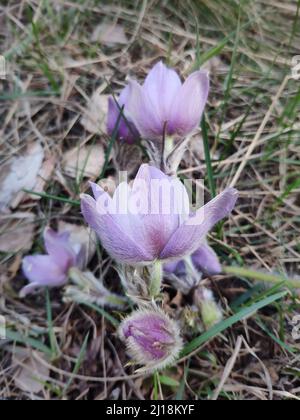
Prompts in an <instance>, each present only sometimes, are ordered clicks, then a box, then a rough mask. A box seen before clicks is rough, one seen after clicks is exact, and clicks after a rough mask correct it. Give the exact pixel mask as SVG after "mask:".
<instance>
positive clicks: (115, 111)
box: [107, 86, 139, 144]
mask: <svg viewBox="0 0 300 420" xmlns="http://www.w3.org/2000/svg"><path fill="white" fill-rule="evenodd" d="M130 92H131V89H130V87H129V86H126V87H125V88H124V89H123V90H122V92H121V94H120V97H119V99H118V104H117V103H116V101H115V99H114V98H112V97H110V98H109V99H108V116H107V132H108V134H109V135H110V136H111V135H112V134H113V132H114V130H115V128H116V125H117V123H118V120H119V115H120V112H121V110H120V108H122V107H123V115H125V118H126V120H125V118H124V117H123V116H122V117H121V119H120V121H119V127H118V134H117V136H118V139H119V140H120V141H124V142H126V143H128V144H133V143H134V142H135V141H137V140H138V138H139V133H138V132H137V129H136V128H135V125H134V124H133V122H132V121H131V118H130V115H129V114H128V112H127V102H128V100H129V95H130ZM118 105H119V106H118ZM119 107H120V108H119Z"/></svg>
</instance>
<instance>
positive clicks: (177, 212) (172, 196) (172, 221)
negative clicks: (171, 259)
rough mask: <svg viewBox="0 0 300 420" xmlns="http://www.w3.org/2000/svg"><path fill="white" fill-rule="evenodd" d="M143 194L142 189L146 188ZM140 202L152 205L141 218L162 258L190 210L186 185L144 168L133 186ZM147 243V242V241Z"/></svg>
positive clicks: (147, 236)
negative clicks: (165, 248)
mask: <svg viewBox="0 0 300 420" xmlns="http://www.w3.org/2000/svg"><path fill="white" fill-rule="evenodd" d="M143 186H144V189H145V190H144V191H143V192H142V191H141V190H142V189H143ZM133 194H135V195H136V199H140V201H141V202H144V203H145V206H146V203H147V204H148V208H146V209H145V210H146V211H145V212H144V213H143V214H142V215H141V218H142V223H143V230H144V237H145V238H147V241H148V242H149V243H150V244H151V245H152V246H151V248H152V249H153V250H155V254H156V256H157V257H158V256H159V254H160V252H161V251H162V250H163V248H164V247H165V245H166V243H168V241H169V240H170V238H171V237H172V235H173V234H174V232H175V231H176V230H177V229H178V227H179V226H180V220H181V217H182V210H184V209H181V208H180V207H185V210H186V209H189V198H188V194H187V192H186V190H185V188H184V186H183V184H182V183H181V182H180V181H179V180H176V179H172V178H170V177H168V176H166V175H165V174H164V173H163V172H161V171H160V170H158V169H156V168H154V167H152V166H149V165H142V166H141V168H140V170H139V172H138V174H137V176H136V179H135V181H134V184H133ZM144 240H145V239H144Z"/></svg>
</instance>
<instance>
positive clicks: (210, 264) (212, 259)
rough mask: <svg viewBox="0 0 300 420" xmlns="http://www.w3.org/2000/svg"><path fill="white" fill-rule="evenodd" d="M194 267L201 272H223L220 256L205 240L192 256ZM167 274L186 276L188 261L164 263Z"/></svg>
mask: <svg viewBox="0 0 300 420" xmlns="http://www.w3.org/2000/svg"><path fill="white" fill-rule="evenodd" d="M191 260H192V264H193V267H195V268H196V270H198V271H200V272H201V273H204V274H208V275H211V276H214V275H216V274H220V273H221V272H222V267H221V264H220V261H219V258H218V256H217V254H216V253H215V251H214V250H213V249H212V248H211V247H210V246H209V245H208V243H207V242H204V243H203V244H202V245H201V246H200V248H198V249H197V251H195V252H194V253H193V255H192V256H191ZM164 271H165V273H167V274H175V275H176V276H184V275H185V274H186V271H187V270H186V262H185V261H184V260H180V261H172V262H169V263H167V264H165V265H164Z"/></svg>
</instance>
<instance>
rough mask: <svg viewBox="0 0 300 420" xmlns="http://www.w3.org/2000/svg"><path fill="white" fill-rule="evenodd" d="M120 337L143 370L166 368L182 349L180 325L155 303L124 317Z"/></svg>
mask: <svg viewBox="0 0 300 420" xmlns="http://www.w3.org/2000/svg"><path fill="white" fill-rule="evenodd" d="M119 336H120V338H121V339H122V340H124V341H125V343H126V346H127V351H128V353H129V355H130V356H131V357H132V359H133V361H134V362H135V363H138V364H140V365H142V366H143V370H158V369H163V368H164V367H166V366H168V365H170V364H171V363H172V362H174V361H175V359H176V358H177V357H178V355H179V353H180V351H181V349H182V340H181V338H180V331H179V328H178V326H177V325H176V323H175V322H174V321H173V320H171V319H170V318H169V317H168V316H167V315H166V314H165V313H164V312H163V311H162V310H161V309H159V308H158V307H156V306H155V307H153V308H150V309H140V310H137V311H135V312H133V313H132V314H131V315H129V316H128V317H127V318H125V319H124V320H123V321H122V323H121V325H120V327H119Z"/></svg>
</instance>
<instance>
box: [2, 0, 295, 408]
mask: <svg viewBox="0 0 300 420" xmlns="http://www.w3.org/2000/svg"><path fill="white" fill-rule="evenodd" d="M3 3H5V4H3ZM298 6H299V2H297V1H296V0H287V1H285V2H282V3H280V2H273V1H271V0H254V1H251V2H248V1H242V0H240V1H238V0H229V1H226V2H224V1H222V0H203V1H200V0H194V1H186V2H181V1H167V0H166V1H157V0H144V1H134V0H119V1H115V2H109V1H103V2H102V1H101V2H98V1H96V0H94V1H92V0H77V1H73V2H72V1H62V0H43V1H38V0H23V1H13V0H11V1H10V0H7V1H4V2H3V1H2V5H1V6H0V22H1V25H0V28H1V29H0V40H1V41H0V43H1V53H2V54H3V55H4V56H5V57H6V59H7V62H8V64H9V72H8V77H7V80H5V81H0V96H1V102H0V118H1V126H0V133H1V135H0V147H1V174H0V182H1V180H2V178H5V172H4V168H6V164H7V162H9V159H11V157H12V156H14V155H16V154H20V153H21V154H24V153H25V148H26V147H27V145H28V144H31V143H36V142H39V143H40V144H41V145H42V146H43V149H44V153H45V159H46V160H49V161H50V162H52V161H54V168H53V170H50V169H51V168H50V169H49V167H47V168H48V169H49V173H50V176H48V175H49V173H47V172H46V175H44V177H45V185H44V186H43V188H42V191H43V193H42V197H39V200H37V199H34V197H33V196H32V195H30V196H28V195H27V196H25V199H24V197H23V199H22V200H21V201H20V203H18V204H17V206H16V207H15V208H14V209H13V210H12V211H11V212H8V213H7V214H5V215H3V214H2V215H0V235H4V233H7V229H8V227H7V225H6V224H5V223H4V222H5V221H7V220H9V221H11V219H12V218H13V217H14V218H15V219H17V221H18V224H17V226H16V225H13V227H10V229H11V230H10V232H13V233H14V232H15V234H16V235H17V237H18V235H19V237H20V235H22V233H20V231H19V233H18V230H15V229H21V228H22V226H23V229H24V223H25V225H26V223H29V222H28V220H27V221H26V220H25V222H24V216H23V215H24V213H33V214H34V232H35V236H34V243H33V245H32V251H31V252H35V251H37V250H39V249H40V248H41V232H42V231H43V228H44V227H45V226H46V225H47V224H51V225H53V226H54V227H55V226H56V225H57V223H58V221H60V220H64V221H66V222H69V223H70V222H71V223H77V224H80V223H82V217H81V215H80V212H79V208H78V206H77V203H76V202H77V200H78V199H79V194H80V193H81V192H85V191H87V190H88V183H87V181H88V179H87V178H84V179H82V177H81V176H80V174H79V176H77V179H74V178H71V177H70V176H69V174H68V173H66V171H65V167H64V165H63V157H64V156H65V154H66V152H67V151H68V150H69V149H71V148H73V147H80V146H83V145H94V144H95V143H96V144H102V145H103V146H104V147H105V148H107V145H108V144H109V139H108V138H107V136H106V134H105V132H103V133H99V134H96V135H93V134H91V133H90V132H87V131H86V130H85V129H84V128H83V126H82V125H81V123H80V120H81V116H82V115H83V113H84V111H85V109H86V107H87V101H88V100H89V98H90V97H91V94H92V93H93V92H94V91H95V90H96V89H98V88H99V87H100V91H101V92H102V93H110V92H111V90H114V91H116V92H117V91H118V90H119V89H120V87H121V86H122V85H123V84H124V81H125V78H126V77H127V76H128V75H134V76H135V77H144V75H145V74H146V73H147V71H148V70H149V68H150V67H151V65H152V64H153V63H154V62H156V61H157V60H158V59H160V58H163V59H164V60H166V62H167V63H169V64H170V65H172V66H174V67H176V68H177V69H178V70H179V71H180V72H181V74H183V75H184V76H186V75H187V74H188V73H189V72H190V71H191V70H192V69H193V68H196V67H197V66H198V65H199V64H200V63H203V64H204V65H205V66H206V67H207V68H209V69H210V71H211V81H212V89H211V93H210V99H209V106H208V108H207V121H208V125H209V140H210V144H211V156H212V159H213V170H214V179H215V182H216V184H217V189H218V190H222V189H224V187H226V186H228V185H229V184H232V185H233V184H234V185H235V186H236V187H237V188H238V189H239V190H240V192H241V199H240V200H239V205H238V207H237V209H236V210H235V212H234V214H233V216H232V217H231V218H230V220H229V221H226V223H225V224H224V225H223V227H222V228H221V229H219V231H217V232H215V233H214V234H212V237H211V240H212V244H213V245H214V246H215V249H216V250H217V252H218V254H219V255H220V257H221V259H222V262H223V263H224V265H225V266H242V265H243V266H244V267H246V268H250V269H252V270H257V271H260V272H266V273H273V274H281V275H284V276H288V277H295V278H296V277H297V276H298V277H299V268H300V242H299V236H300V235H299V234H300V224H299V222H300V198H299V197H300V196H299V192H300V182H299V180H300V178H299V162H300V160H299V155H300V140H299V129H300V120H299V102H300V81H296V80H293V79H291V78H290V77H289V76H290V74H291V60H292V57H293V56H295V55H299V54H300V48H299V45H300V35H299V31H298V28H299V20H298V14H299V13H298V12H299V10H298ZM103 22H105V23H108V24H109V25H111V24H114V23H118V24H119V25H121V26H122V27H123V28H124V30H125V32H126V34H127V36H128V42H127V44H122V45H119V44H114V45H108V44H107V43H105V42H102V43H101V42H97V41H91V37H92V34H93V33H94V31H95V28H96V27H97V26H98V25H99V24H102V23H103ZM197 28H198V30H199V36H197ZM207 52H209V54H207ZM191 148H192V149H193V151H196V153H194V154H193V153H191V151H188V152H187V154H186V157H185V160H184V162H183V164H182V166H181V169H180V174H181V175H182V176H193V177H195V178H199V177H200V178H201V177H205V167H206V166H205V160H204V157H203V153H202V152H201V138H200V137H199V135H198V136H196V138H195V140H194V142H193V145H192V146H191ZM197 151H198V152H197ZM124 156H125V155H123V159H125V157H124ZM137 159H139V158H137ZM126 163H127V165H131V166H132V168H131V169H132V171H133V172H134V171H135V169H136V163H137V161H136V159H131V160H129V158H128V155H126ZM47 168H46V169H47ZM113 173H114V164H113V161H111V162H110V163H109V165H108V166H107V168H106V173H105V176H108V175H111V174H113ZM207 192H208V193H209V191H207ZM62 197H63V198H62ZM35 198H36V197H35ZM30 223H31V219H30ZM20 225H21V228H20ZM16 232H17V233H16ZM21 232H22V231H21ZM0 238H1V236H0ZM23 253H24V251H22V249H21V250H18V251H17V252H2V253H1V254H0V258H1V273H0V311H1V314H2V315H4V316H5V317H6V319H7V324H8V326H9V331H10V333H9V334H10V335H9V339H8V340H7V341H2V342H1V341H0V353H1V361H0V371H1V374H0V389H1V390H0V398H13V399H19V398H25V399H27V398H38V399H39V398H40V399H56V398H57V399H62V398H67V399H118V398H120V399H143V398H145V399H150V398H153V399H156V398H158V399H159V398H164V399H171V398H176V397H177V398H179V399H181V398H182V399H195V398H196V399H202V398H203V399H207V398H213V399H217V398H222V399H230V400H235V399H262V400H265V399H290V398H296V399H299V398H300V382H299V359H298V353H299V341H298V342H297V341H295V340H293V338H292V334H291V332H292V328H293V325H292V319H293V317H294V316H295V315H297V314H299V295H298V291H296V290H294V289H292V288H287V287H286V286H285V285H283V284H279V285H276V286H275V288H273V289H271V290H270V288H269V287H266V286H264V285H263V284H262V283H253V282H252V280H253V279H251V280H247V279H246V278H245V276H240V277H236V276H233V275H231V274H224V275H222V276H218V277H216V278H214V279H206V280H205V281H206V282H207V284H212V285H213V288H214V290H215V291H216V293H218V294H219V296H220V297H221V300H222V304H223V306H224V309H225V310H226V313H227V315H228V316H230V315H232V314H233V313H235V314H238V313H239V310H240V309H241V308H242V307H243V306H242V305H243V304H245V303H247V304H249V305H250V304H254V303H255V302H257V301H259V300H261V299H263V298H265V297H266V296H271V295H272V294H273V293H275V292H278V291H280V290H281V289H285V290H287V291H288V294H287V295H286V296H285V297H284V298H282V299H280V300H278V301H277V302H276V303H274V304H272V305H270V306H268V307H267V308H264V309H263V310H261V311H259V312H258V313H256V314H255V315H252V316H250V317H248V318H247V319H246V320H245V319H244V320H243V321H242V322H238V323H236V324H235V325H234V326H231V327H229V328H227V329H226V330H224V331H223V332H222V334H221V335H219V336H218V337H217V338H214V336H213V335H212V336H211V337H208V339H207V340H206V341H205V343H204V344H202V345H201V346H200V347H198V348H197V349H196V351H193V352H192V353H191V354H189V355H187V356H185V357H183V358H182V359H181V360H180V361H179V362H178V364H177V365H176V366H175V367H173V368H170V369H169V370H167V371H166V372H164V376H167V377H169V378H172V380H173V383H171V384H170V383H169V384H167V385H165V384H164V383H163V382H164V380H163V378H162V379H161V381H162V386H161V387H155V386H153V383H154V382H155V380H157V378H156V379H155V378H154V379H153V377H151V376H149V375H148V376H147V377H144V376H143V375H140V374H134V369H132V368H130V367H127V368H125V369H124V368H123V366H124V365H125V363H126V355H125V354H124V352H123V351H122V347H121V346H120V342H119V340H118V339H117V338H116V337H115V335H114V331H115V327H114V326H113V325H111V323H110V322H109V320H108V319H107V313H106V312H102V314H101V311H100V312H97V311H96V310H95V309H91V308H87V307H85V306H78V305H75V304H64V303H62V299H61V292H60V291H53V292H51V294H50V298H49V299H47V298H46V299H45V295H43V294H41V295H39V296H35V297H30V298H28V299H26V300H24V301H22V300H20V299H19V298H18V291H19V290H20V287H21V286H22V285H23V284H24V278H23V276H22V274H21V272H20V262H21V258H22V254H23ZM110 264H111V262H110V261H109V260H108V259H107V256H106V255H105V254H104V253H103V251H102V250H101V249H100V248H99V246H98V249H97V255H96V257H94V259H93V261H92V262H91V266H90V268H91V269H93V270H94V271H95V272H96V273H97V274H99V273H100V272H101V270H103V269H104V268H103V267H106V268H108V269H109V265H110ZM107 284H108V285H109V286H110V288H111V289H112V290H118V288H119V286H118V279H117V275H116V274H114V271H112V270H109V274H108V278H107ZM172 298H174V294H173V295H172V293H171V299H172ZM50 299H51V301H50ZM238 299H240V300H238ZM171 303H173V304H172V305H171V304H170V307H172V308H173V309H172V310H173V312H174V314H176V313H177V311H179V310H180V305H181V300H180V296H179V297H178V296H176V299H175V298H174V300H173V302H171ZM50 308H51V310H50ZM111 314H112V315H113V316H114V317H115V318H118V317H119V314H117V313H111ZM50 315H51V316H50ZM88 332H89V336H88V337H87V333H88ZM187 338H188V340H191V339H192V337H187ZM24 348H26V349H27V350H26V351H27V358H24V357H23V359H22V363H24V364H25V366H26V364H27V365H28V363H29V362H28V359H30V360H31V362H30V363H32V359H33V360H34V361H35V362H34V363H36V364H37V365H38V366H39V371H40V370H41V366H43V367H44V368H46V369H45V371H46V372H47V375H46V377H45V381H44V382H43V384H42V385H43V386H42V387H41V390H40V391H39V392H38V393H35V392H32V393H30V392H25V391H24V390H23V391H22V390H21V389H20V386H18V381H17V379H18V378H19V377H20V370H21V365H20V363H16V360H15V354H16V353H18V351H20V349H24ZM49 349H50V351H49ZM120 350H121V351H120ZM177 383H178V385H176V384H177ZM157 388H158V389H159V390H160V392H158V391H157Z"/></svg>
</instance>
